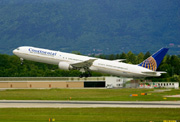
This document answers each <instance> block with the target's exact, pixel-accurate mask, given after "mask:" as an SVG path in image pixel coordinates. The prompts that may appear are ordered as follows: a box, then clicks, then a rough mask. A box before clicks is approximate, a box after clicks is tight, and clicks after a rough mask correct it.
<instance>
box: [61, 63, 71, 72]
mask: <svg viewBox="0 0 180 122" xmlns="http://www.w3.org/2000/svg"><path fill="white" fill-rule="evenodd" d="M58 67H59V68H60V69H63V70H71V69H72V66H71V65H70V64H68V63H67V62H59V65H58Z"/></svg>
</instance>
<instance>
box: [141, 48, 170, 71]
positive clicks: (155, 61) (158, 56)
mask: <svg viewBox="0 0 180 122" xmlns="http://www.w3.org/2000/svg"><path fill="white" fill-rule="evenodd" d="M168 50H169V48H161V49H160V50H158V51H157V52H156V53H154V54H153V55H152V56H150V57H149V58H147V59H146V60H144V61H143V62H142V63H140V64H139V65H138V66H142V67H144V68H147V69H150V70H153V71H156V70H157V68H158V66H159V64H160V63H161V61H162V60H163V58H164V56H165V55H166V53H167V51H168Z"/></svg>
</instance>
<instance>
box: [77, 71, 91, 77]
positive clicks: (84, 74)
mask: <svg viewBox="0 0 180 122" xmlns="http://www.w3.org/2000/svg"><path fill="white" fill-rule="evenodd" d="M91 76H92V74H91V73H90V72H89V71H88V72H84V73H82V74H80V75H79V77H80V78H82V77H86V78H87V77H91Z"/></svg>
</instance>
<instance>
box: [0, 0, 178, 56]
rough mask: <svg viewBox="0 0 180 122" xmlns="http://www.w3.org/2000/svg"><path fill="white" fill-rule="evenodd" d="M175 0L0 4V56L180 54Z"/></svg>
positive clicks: (15, 0) (10, 0)
mask: <svg viewBox="0 0 180 122" xmlns="http://www.w3.org/2000/svg"><path fill="white" fill-rule="evenodd" d="M179 39H180V1H179V0H0V43H1V44H0V53H2V54H12V50H13V49H15V48H17V47H19V46H23V45H27V46H36V47H42V48H48V49H54V50H60V51H65V52H72V51H80V52H82V53H83V54H92V53H95V54H98V53H103V54H112V53H113V54H115V53H122V52H128V51H130V50H131V51H132V52H133V53H139V52H147V51H150V52H154V51H156V50H158V49H160V48H161V47H171V49H170V51H169V54H180V40H179Z"/></svg>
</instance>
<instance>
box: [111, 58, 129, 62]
mask: <svg viewBox="0 0 180 122" xmlns="http://www.w3.org/2000/svg"><path fill="white" fill-rule="evenodd" d="M125 60H126V59H116V60H113V61H116V62H122V61H125Z"/></svg>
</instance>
